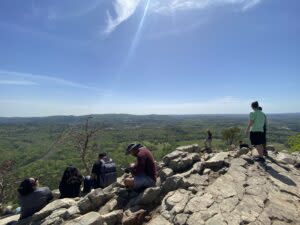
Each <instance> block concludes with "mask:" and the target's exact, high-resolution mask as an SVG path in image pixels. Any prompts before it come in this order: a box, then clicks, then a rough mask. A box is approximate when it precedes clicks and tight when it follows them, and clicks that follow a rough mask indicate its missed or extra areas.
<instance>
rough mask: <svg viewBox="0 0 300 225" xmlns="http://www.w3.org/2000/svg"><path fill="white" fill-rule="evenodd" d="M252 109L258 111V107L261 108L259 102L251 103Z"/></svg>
mask: <svg viewBox="0 0 300 225" xmlns="http://www.w3.org/2000/svg"><path fill="white" fill-rule="evenodd" d="M251 107H252V108H253V109H258V107H259V104H258V102H257V101H256V102H252V103H251Z"/></svg>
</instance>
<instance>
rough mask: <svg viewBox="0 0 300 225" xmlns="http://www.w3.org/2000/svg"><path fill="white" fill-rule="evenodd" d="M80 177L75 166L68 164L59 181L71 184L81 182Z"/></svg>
mask: <svg viewBox="0 0 300 225" xmlns="http://www.w3.org/2000/svg"><path fill="white" fill-rule="evenodd" d="M82 179H83V177H82V175H81V174H80V172H79V170H78V169H77V168H76V167H75V166H68V167H67V168H66V169H65V172H64V174H63V177H62V178H61V182H62V183H66V184H73V183H78V182H79V183H81V182H82Z"/></svg>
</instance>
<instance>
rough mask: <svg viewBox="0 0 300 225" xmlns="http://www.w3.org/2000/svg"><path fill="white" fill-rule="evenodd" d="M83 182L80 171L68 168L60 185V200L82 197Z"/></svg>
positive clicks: (72, 167)
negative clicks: (81, 187)
mask: <svg viewBox="0 0 300 225" xmlns="http://www.w3.org/2000/svg"><path fill="white" fill-rule="evenodd" d="M82 181H83V177H82V176H81V174H80V172H79V171H78V169H77V168H76V167H74V166H68V167H67V168H66V170H65V172H64V174H63V177H62V179H61V181H60V184H59V191H60V198H75V197H79V195H80V186H81V183H82Z"/></svg>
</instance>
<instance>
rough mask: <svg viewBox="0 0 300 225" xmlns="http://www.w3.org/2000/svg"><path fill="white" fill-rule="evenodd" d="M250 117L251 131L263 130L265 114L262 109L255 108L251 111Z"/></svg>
mask: <svg viewBox="0 0 300 225" xmlns="http://www.w3.org/2000/svg"><path fill="white" fill-rule="evenodd" d="M250 119H251V120H252V121H253V125H252V127H251V132H264V127H265V124H266V115H265V114H264V113H263V112H262V111H260V110H255V111H254V112H251V113H250Z"/></svg>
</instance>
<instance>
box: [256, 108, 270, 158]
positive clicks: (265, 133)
mask: <svg viewBox="0 0 300 225" xmlns="http://www.w3.org/2000/svg"><path fill="white" fill-rule="evenodd" d="M258 110H259V111H262V107H261V106H259V107H258ZM264 115H265V124H264V143H263V147H264V156H268V151H267V116H266V114H264Z"/></svg>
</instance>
